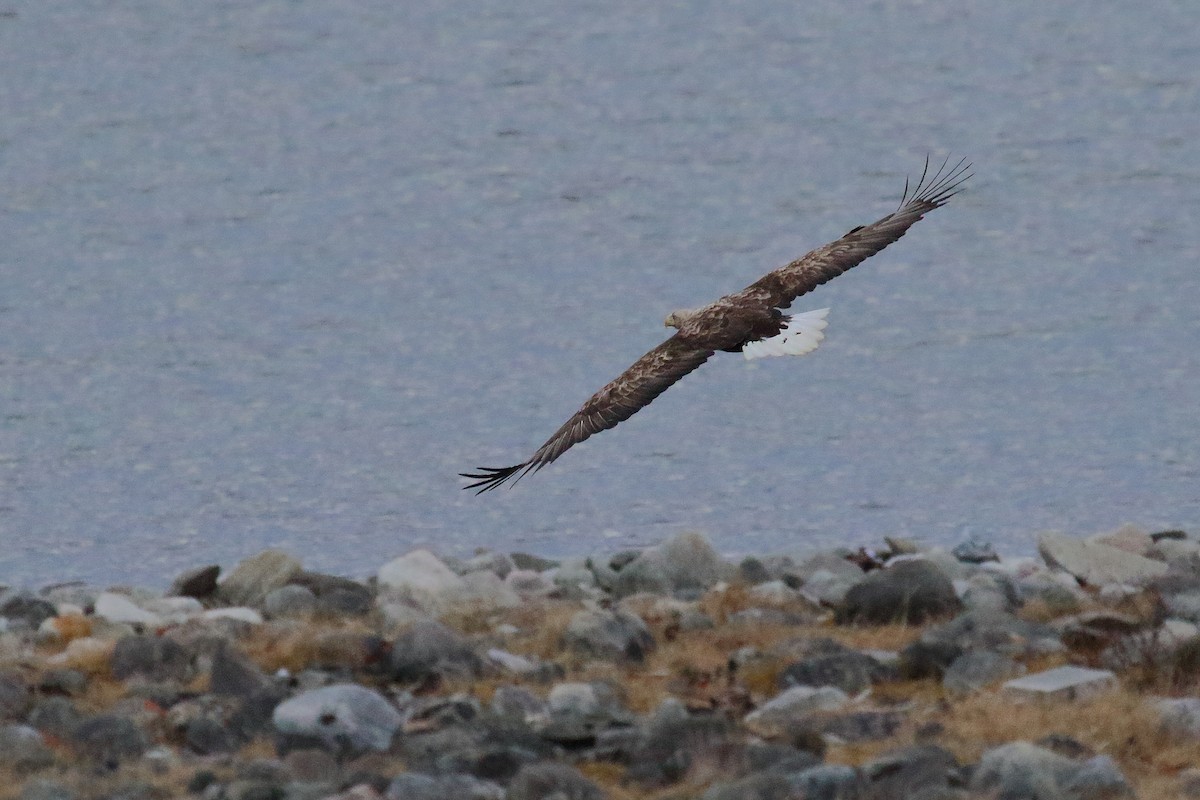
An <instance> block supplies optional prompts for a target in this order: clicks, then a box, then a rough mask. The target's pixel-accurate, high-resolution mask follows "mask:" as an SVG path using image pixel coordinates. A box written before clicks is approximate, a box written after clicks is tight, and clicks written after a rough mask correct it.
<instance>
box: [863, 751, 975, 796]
mask: <svg viewBox="0 0 1200 800" xmlns="http://www.w3.org/2000/svg"><path fill="white" fill-rule="evenodd" d="M862 772H863V774H864V775H865V776H866V778H867V780H868V781H869V782H870V784H871V796H873V797H880V798H884V797H905V798H907V797H916V796H924V793H926V792H930V791H931V790H934V789H945V788H949V787H950V786H951V784H952V783H958V782H959V780H958V779H959V764H958V760H957V759H956V758H955V757H954V754H953V753H951V752H950V751H949V750H946V749H944V748H941V747H938V746H937V745H932V744H924V745H915V746H912V747H904V748H901V749H899V750H892V751H890V752H887V753H884V754H883V755H882V756H879V757H878V758H875V759H872V760H871V761H869V762H867V763H866V764H864V765H863V767H862ZM952 779H953V780H952Z"/></svg>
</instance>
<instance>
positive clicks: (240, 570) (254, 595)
mask: <svg viewBox="0 0 1200 800" xmlns="http://www.w3.org/2000/svg"><path fill="white" fill-rule="evenodd" d="M302 569H303V567H301V565H300V562H299V561H297V560H296V559H294V558H292V557H291V556H289V555H288V554H287V553H284V552H283V551H281V550H264V551H262V552H261V553H259V554H258V555H254V556H251V557H250V558H247V559H245V560H244V561H242V562H241V563H239V564H238V565H237V566H236V567H235V568H234V570H233V572H231V573H229V574H228V575H226V576H225V580H224V581H223V582H222V583H221V584H220V586H219V587H218V590H217V591H218V594H219V595H220V596H221V599H223V600H224V601H225V602H226V603H228V604H229V605H232V606H251V607H255V608H257V607H260V606H261V605H262V602H263V600H264V599H265V598H266V596H267V594H268V593H269V592H270V591H271V590H272V589H278V588H279V587H280V586H285V585H287V583H288V582H289V581H291V579H292V578H294V577H295V576H296V575H298V574H299V573H300V572H301V570H302Z"/></svg>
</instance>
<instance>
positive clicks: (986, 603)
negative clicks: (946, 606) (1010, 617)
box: [962, 572, 1021, 613]
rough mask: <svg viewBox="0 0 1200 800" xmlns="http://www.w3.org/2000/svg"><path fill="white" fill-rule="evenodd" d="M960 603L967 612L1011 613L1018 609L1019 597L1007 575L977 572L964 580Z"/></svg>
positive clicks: (1019, 604)
mask: <svg viewBox="0 0 1200 800" xmlns="http://www.w3.org/2000/svg"><path fill="white" fill-rule="evenodd" d="M962 602H963V606H964V607H965V608H966V609H967V610H968V611H983V612H1001V613H1005V612H1007V613H1011V612H1013V611H1016V610H1017V609H1018V608H1020V606H1021V597H1020V594H1019V592H1018V591H1017V587H1016V585H1015V584H1014V583H1013V582H1012V580H1011V579H1010V578H1009V577H1008V576H1007V575H1002V574H1000V573H997V572H979V573H977V574H975V575H972V576H971V577H970V578H968V579H967V580H966V582H965V585H964V590H963V592H962Z"/></svg>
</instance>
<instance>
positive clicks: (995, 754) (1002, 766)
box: [971, 742, 1078, 800]
mask: <svg viewBox="0 0 1200 800" xmlns="http://www.w3.org/2000/svg"><path fill="white" fill-rule="evenodd" d="M1077 769H1078V767H1077V766H1076V764H1075V763H1074V762H1072V761H1071V760H1070V759H1067V758H1063V757H1062V756H1060V755H1058V754H1057V753H1054V752H1051V751H1050V750H1047V749H1045V748H1043V747H1038V746H1037V745H1035V744H1030V743H1029V742H1009V743H1008V744H1004V745H1001V746H999V747H993V748H992V749H991V750H988V751H987V752H985V753H984V754H983V757H982V758H981V759H980V760H979V765H978V767H976V769H975V773H974V775H973V776H972V777H971V789H972V790H974V791H977V792H994V793H995V794H996V795H998V796H999V797H1011V798H1023V799H1024V798H1028V799H1029V800H1065V795H1064V794H1063V792H1062V791H1061V789H1060V787H1061V786H1063V784H1065V783H1066V782H1067V781H1069V780H1070V779H1071V777H1072V776H1073V775H1074V774H1075V773H1076V771H1077Z"/></svg>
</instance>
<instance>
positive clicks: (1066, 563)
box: [1038, 531, 1167, 586]
mask: <svg viewBox="0 0 1200 800" xmlns="http://www.w3.org/2000/svg"><path fill="white" fill-rule="evenodd" d="M1038 552H1039V553H1040V554H1041V556H1042V558H1043V559H1045V561H1046V563H1047V564H1049V565H1050V566H1051V567H1057V568H1059V569H1063V570H1066V571H1067V572H1069V573H1071V574H1072V575H1074V576H1075V577H1076V578H1078V579H1079V580H1081V581H1083V582H1084V583H1087V584H1090V585H1092V586H1103V585H1105V584H1109V583H1130V584H1133V585H1135V586H1141V585H1144V584H1145V583H1147V582H1148V581H1150V580H1152V579H1153V578H1157V577H1159V576H1160V575H1163V574H1164V573H1166V571H1167V565H1166V563H1165V562H1162V561H1155V560H1153V559H1149V558H1146V557H1144V556H1140V555H1137V554H1135V553H1130V552H1127V551H1125V550H1121V549H1120V548H1117V547H1111V546H1109V545H1106V544H1098V543H1095V542H1085V541H1082V540H1080V539H1076V538H1074V537H1071V536H1067V535H1066V534H1063V533H1057V532H1054V531H1048V532H1046V533H1043V534H1042V535H1041V536H1039V537H1038Z"/></svg>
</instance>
